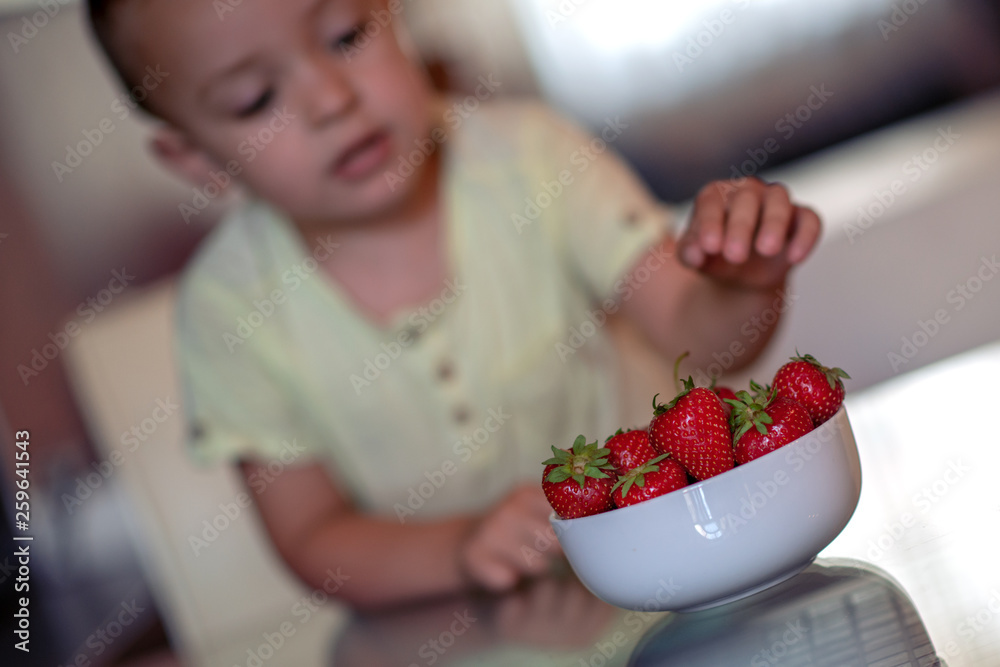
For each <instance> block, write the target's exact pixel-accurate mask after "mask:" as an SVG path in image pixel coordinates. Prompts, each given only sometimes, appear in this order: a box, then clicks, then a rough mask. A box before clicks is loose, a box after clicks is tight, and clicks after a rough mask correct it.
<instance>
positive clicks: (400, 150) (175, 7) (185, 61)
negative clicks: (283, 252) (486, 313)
mask: <svg viewBox="0 0 1000 667" xmlns="http://www.w3.org/2000/svg"><path fill="white" fill-rule="evenodd" d="M222 5H225V9H227V10H229V9H231V11H226V12H225V13H222V14H221V15H220V13H218V8H219V6H222ZM133 7H134V8H125V9H124V10H123V12H122V16H121V23H120V26H121V28H120V29H121V31H122V34H124V35H125V37H124V38H123V42H122V43H123V45H124V46H125V48H128V49H130V52H131V53H132V54H133V55H134V56H136V55H137V56H138V58H139V59H140V60H139V61H138V62H140V63H142V65H141V66H145V65H151V66H156V65H159V66H160V67H161V68H162V70H163V71H165V72H167V76H166V77H165V79H164V80H163V83H162V84H160V86H159V87H158V88H157V89H156V90H154V91H153V92H152V94H151V96H150V103H151V105H152V106H153V108H154V109H155V110H156V111H157V112H159V113H160V114H161V115H163V116H164V117H165V118H166V119H167V120H168V121H169V123H170V124H172V125H173V126H174V127H176V128H177V129H179V130H180V131H181V132H182V133H184V134H185V135H186V137H187V138H188V139H189V140H190V142H191V143H192V144H193V145H194V146H196V147H197V148H198V149H200V150H201V151H202V152H204V153H205V154H206V155H207V156H208V157H209V158H211V160H212V161H213V162H214V163H215V165H214V167H215V169H218V170H225V169H226V168H227V165H228V166H229V168H230V171H231V172H232V171H236V170H237V169H238V170H239V171H240V173H239V176H238V179H239V180H241V181H242V182H243V183H244V184H246V185H247V186H249V187H250V188H251V189H252V190H253V191H254V192H255V193H256V194H257V195H258V196H260V197H262V198H264V199H266V200H268V201H270V202H271V203H272V204H274V205H276V206H277V207H279V208H281V209H283V210H285V211H286V212H287V213H288V214H290V215H291V216H292V218H293V219H294V220H296V222H298V223H299V224H300V225H304V226H313V225H322V224H328V223H330V222H335V221H341V220H360V219H364V218H369V217H373V216H377V215H379V214H382V213H386V212H389V211H391V210H392V208H393V207H394V206H397V205H399V204H401V203H402V202H404V201H405V200H406V197H407V196H408V195H409V194H412V193H413V192H414V190H415V185H416V183H414V182H412V181H419V177H418V175H413V176H411V177H410V179H408V181H407V182H405V183H403V184H398V183H397V184H395V185H394V186H393V187H390V184H389V183H388V182H387V179H386V177H385V173H386V172H387V171H391V170H393V169H394V167H395V166H396V162H398V156H399V155H400V154H408V153H409V152H410V151H411V150H413V146H414V142H415V141H417V140H419V139H421V138H423V137H425V136H427V134H428V132H429V130H430V125H431V117H430V107H431V105H430V101H431V98H430V88H429V86H428V84H427V80H426V78H425V75H424V72H423V70H422V69H421V68H420V67H419V65H417V64H415V63H413V62H411V61H410V60H409V59H408V58H407V57H406V56H405V55H404V54H403V52H402V50H401V49H400V46H399V44H398V43H397V41H396V38H395V35H394V33H393V29H394V27H393V23H394V22H396V21H399V20H400V18H399V17H398V16H394V15H391V14H390V13H389V12H387V11H385V8H384V2H383V1H382V0H242V2H240V3H238V4H237V3H236V2H232V3H230V2H209V1H208V0H162V1H157V2H142V3H135V4H134V5H133ZM373 10H375V11H377V12H378V17H379V18H381V19H382V22H383V23H385V21H386V18H387V17H391V22H390V23H389V24H388V25H382V24H380V23H379V21H377V20H375V16H376V15H375V14H373ZM366 26H367V27H368V29H369V31H370V32H372V33H374V32H375V28H379V32H378V34H377V35H375V36H374V37H367V36H365V35H364V33H363V32H361V30H362V29H364V28H365V27H366ZM357 35H360V38H359V39H354V38H355V36H357Z"/></svg>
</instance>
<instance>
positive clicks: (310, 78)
mask: <svg viewBox="0 0 1000 667" xmlns="http://www.w3.org/2000/svg"><path fill="white" fill-rule="evenodd" d="M346 66H349V65H344V64H341V63H337V62H331V60H330V59H329V58H328V57H327V58H323V57H322V56H320V57H317V58H314V59H312V61H311V62H310V63H309V65H308V66H307V67H306V74H305V76H304V77H303V95H304V97H305V102H306V103H305V109H306V113H307V115H308V118H309V121H310V122H311V123H312V124H313V125H322V124H324V123H327V122H329V121H331V120H336V119H337V118H339V117H340V116H342V115H343V114H345V113H346V112H348V111H350V110H351V108H353V106H354V105H355V103H356V102H357V99H358V98H357V91H356V90H355V87H354V85H353V83H352V81H351V78H350V76H349V73H348V72H346V71H345V70H344V67H346Z"/></svg>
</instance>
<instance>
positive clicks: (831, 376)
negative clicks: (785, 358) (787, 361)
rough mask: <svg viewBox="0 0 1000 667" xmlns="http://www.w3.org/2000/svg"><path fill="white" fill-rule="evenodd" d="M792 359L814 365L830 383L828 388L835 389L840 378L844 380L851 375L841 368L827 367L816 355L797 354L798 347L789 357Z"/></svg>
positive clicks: (848, 378)
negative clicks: (792, 355)
mask: <svg viewBox="0 0 1000 667" xmlns="http://www.w3.org/2000/svg"><path fill="white" fill-rule="evenodd" d="M791 360H792V361H804V362H806V363H807V364H811V365H813V366H815V367H816V370H818V371H819V372H820V373H822V374H823V375H825V376H826V381H827V383H829V385H830V389H834V390H836V389H837V385H838V384H839V383H840V380H841V378H843V379H845V380H850V379H851V376H850V375H848V374H847V372H846V371H844V369H842V368H827V367H826V366H824V365H823V364H821V363H820V362H819V360H818V359H816V357H814V356H812V355H811V354H799V350H798V348H796V349H795V356H794V357H791Z"/></svg>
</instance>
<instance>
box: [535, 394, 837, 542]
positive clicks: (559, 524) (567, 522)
mask: <svg viewBox="0 0 1000 667" xmlns="http://www.w3.org/2000/svg"><path fill="white" fill-rule="evenodd" d="M841 418H843V419H848V422H847V427H848V428H850V420H849V418H848V416H847V406H846V405H845V404H843V403H841V405H840V407H839V408H837V411H836V412H834V413H833V415H832V416H831V417H830V418H829V419H827V420H826V421H825V422H823V423H822V424H820V425H819V426H816V427H815V428H813V429H812V430H811V431H809V432H808V433H805V434H803V435H801V436H799V437H798V438H796V439H795V440H792V441H791V442H786V443H785V444H784V445H782V446H781V447H778V448H777V449H775V450H774V451H771V452H768V453H767V454H764V455H763V456H758V457H757V458H755V459H754V460H752V461H747V462H746V463H742V464H738V465H735V466H733V467H732V468H730V469H729V470H727V471H725V472H723V473H719V474H718V475H715V476H713V477H709V478H708V479H703V480H701V481H698V482H695V483H694V484H688V485H687V486H684V487H681V488H679V489H674V490H673V491H670V492H669V493H664V494H663V495H662V496H656V497H655V498H649V499H647V500H643V501H641V502H638V503H635V504H634V505H626V506H625V507H616V508H614V509H611V510H607V511H605V512H599V513H598V514H591V515H589V516H581V517H576V518H574V519H563V518H561V517H560V516H559V515H557V514H556V512H555V510H553V511H551V512H550V513H549V521H550V522H551V523H552V525H553V528H555V529H556V532H557V534H558V532H559V530H569V528H570V526H571V525H579V524H580V523H582V522H586V521H588V520H591V519H593V520H595V522H596V521H598V520H601V519H600V517H604V516H606V515H607V514H610V513H611V512H615V513H618V512H627V511H629V510H636V509H637V508H642V507H643V506H644V505H647V503H652V502H655V501H657V500H661V499H664V498H670V497H675V494H677V493H678V492H679V493H680V495H686V494H688V493H697V492H698V491H700V490H701V489H704V488H706V487H708V486H709V485H711V484H713V483H715V482H719V480H722V478H723V477H725V476H726V475H728V474H729V473H731V472H734V471H737V470H747V469H752V468H762V467H763V466H764V465H765V460H767V461H773V460H774V459H775V458H776V455H777V454H779V453H781V452H782V451H783V450H785V448H786V447H788V446H790V445H794V444H795V443H796V442H798V441H799V440H802V439H803V438H807V437H809V436H810V435H812V434H813V433H815V432H817V431H819V430H820V429H822V428H824V427H826V426H828V425H830V424H832V423H833V422H835V421H839V419H841ZM831 428H832V427H831ZM755 464H757V465H755ZM748 474H749V473H748ZM664 502H665V501H664ZM605 520H606V519H605Z"/></svg>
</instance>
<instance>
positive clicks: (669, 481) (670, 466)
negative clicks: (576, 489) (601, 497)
mask: <svg viewBox="0 0 1000 667" xmlns="http://www.w3.org/2000/svg"><path fill="white" fill-rule="evenodd" d="M668 457H669V455H668V454H661V455H659V456H656V457H654V458H652V459H649V460H648V461H646V462H645V463H644V464H642V465H640V466H638V467H635V468H633V469H632V470H630V471H629V472H628V473H627V474H625V475H624V476H623V477H621V478H619V480H618V481H617V482H616V483H615V485H614V488H613V489H612V495H611V498H612V500H614V502H615V506H616V507H625V506H626V505H634V504H636V503H641V502H642V501H643V500H649V499H650V498H655V497H657V496H662V495H663V494H665V493H670V492H671V491H676V490H677V489H680V488H682V487H685V486H687V483H688V476H687V471H686V470H684V466H682V465H681V464H680V463H678V462H677V461H675V460H674V459H671V458H668Z"/></svg>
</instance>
